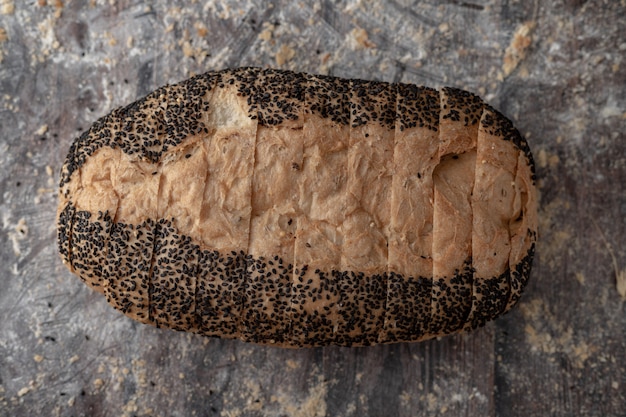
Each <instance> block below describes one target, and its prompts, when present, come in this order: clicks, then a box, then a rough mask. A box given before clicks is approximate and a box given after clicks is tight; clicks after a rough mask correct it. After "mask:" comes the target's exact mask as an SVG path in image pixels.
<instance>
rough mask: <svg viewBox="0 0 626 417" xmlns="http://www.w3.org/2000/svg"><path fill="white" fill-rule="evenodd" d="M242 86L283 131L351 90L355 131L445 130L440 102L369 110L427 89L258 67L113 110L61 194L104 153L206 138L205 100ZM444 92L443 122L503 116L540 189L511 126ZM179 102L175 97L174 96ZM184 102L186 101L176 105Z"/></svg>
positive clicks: (72, 152)
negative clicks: (301, 106) (146, 122)
mask: <svg viewBox="0 0 626 417" xmlns="http://www.w3.org/2000/svg"><path fill="white" fill-rule="evenodd" d="M312 78H313V79H314V78H320V79H325V80H330V81H331V82H332V84H333V85H335V86H337V89H338V91H336V92H328V91H325V92H318V90H317V89H316V88H315V86H311V85H310V83H309V84H308V87H307V83H306V81H308V80H311V79H312ZM234 81H237V82H238V83H239V86H240V87H239V90H238V92H239V93H240V94H242V95H244V96H246V97H248V105H249V106H250V108H249V114H250V117H251V118H252V119H257V120H258V122H259V123H260V124H261V125H264V126H276V125H279V124H281V123H283V122H284V121H286V120H295V119H297V118H298V115H297V107H296V105H295V104H294V103H295V102H297V101H302V100H304V95H305V92H306V93H309V94H310V93H314V94H317V93H320V94H350V89H353V91H356V92H357V94H356V97H357V99H358V100H357V102H356V103H351V105H350V111H351V112H354V113H357V112H359V111H360V112H359V113H357V114H358V115H360V116H362V117H357V118H355V126H353V127H356V126H358V125H361V124H365V123H368V122H370V121H371V122H373V121H377V122H379V123H381V124H383V125H385V126H387V127H388V128H390V129H393V128H394V127H395V118H396V117H400V120H401V126H400V128H401V129H405V128H408V127H414V126H420V127H423V126H426V127H428V128H429V129H431V130H435V131H436V130H437V124H438V123H435V122H433V121H434V120H436V119H437V118H438V117H437V116H436V115H435V113H434V112H435V111H437V112H438V108H439V103H434V102H430V101H428V102H425V103H423V104H424V107H420V108H419V111H418V112H417V113H416V114H415V116H407V112H406V111H404V107H400V108H398V109H397V110H396V109H387V111H385V112H384V113H383V114H380V115H378V114H377V115H372V114H367V112H366V111H365V110H367V109H368V108H371V97H378V95H379V94H386V93H387V92H389V91H394V92H395V91H397V92H398V94H399V95H400V97H405V99H404V100H402V99H401V100H400V106H402V105H403V104H402V103H406V102H407V100H406V98H409V99H410V98H411V96H414V95H416V94H419V89H427V90H429V91H436V90H433V89H430V88H427V87H417V86H415V85H412V84H402V83H398V84H393V88H391V89H389V88H387V87H388V86H389V84H388V83H385V82H377V81H365V80H358V79H354V80H350V79H342V78H337V77H331V76H317V75H308V74H304V73H295V72H291V71H286V70H275V69H260V68H254V67H244V68H237V69H227V70H223V71H219V72H207V73H205V74H201V75H197V76H195V77H192V78H190V79H188V80H185V81H182V82H180V83H178V84H173V85H170V86H164V87H161V88H159V89H157V90H155V91H154V92H152V93H150V94H148V95H147V96H145V97H143V98H141V99H139V100H137V101H135V102H134V103H131V104H129V105H127V106H125V107H120V108H118V109H116V110H113V111H112V112H111V113H110V114H108V115H106V116H104V117H102V118H100V119H98V120H97V121H96V122H95V123H94V124H93V125H92V126H91V127H90V128H89V130H87V131H85V132H84V133H83V134H82V135H81V136H80V137H78V138H77V139H76V140H75V141H74V142H73V143H72V145H71V146H70V149H69V152H68V155H67V158H66V161H65V164H64V166H63V170H62V172H61V180H60V184H59V185H60V187H63V185H65V184H66V183H68V182H69V179H70V177H71V176H72V174H73V172H74V171H75V170H77V169H78V168H79V167H81V166H82V165H83V164H84V163H85V161H86V160H87V158H88V157H89V156H90V155H91V154H93V153H94V152H95V151H96V150H98V149H100V148H101V147H103V146H110V147H112V148H116V147H120V148H121V149H122V150H123V151H124V152H125V153H127V154H129V155H134V154H139V155H140V156H141V157H142V158H143V159H145V160H147V161H149V162H153V163H156V162H158V161H159V160H160V158H161V155H162V154H163V153H164V152H165V151H167V149H169V148H170V147H175V146H177V145H179V144H180V143H181V142H182V141H183V140H185V138H186V137H187V136H188V135H189V134H193V133H199V132H201V131H204V130H206V129H207V126H204V124H203V123H202V121H200V120H199V118H198V115H199V114H200V113H201V112H202V111H203V110H204V109H206V107H207V106H208V104H209V103H207V102H206V101H204V100H203V97H204V96H205V95H206V93H207V92H208V91H210V90H211V89H212V88H214V86H215V85H216V84H217V85H218V86H219V85H223V83H224V82H231V83H232V82H234ZM288 83H296V84H298V85H301V86H302V87H300V88H299V87H296V88H293V87H290V88H287V87H286V85H288ZM307 89H308V90H307ZM444 91H446V93H447V95H448V103H449V104H450V108H449V109H448V112H447V114H444V115H443V118H444V119H447V118H449V119H451V120H453V121H461V120H462V121H463V122H464V123H465V125H472V124H475V123H478V122H479V121H480V114H478V111H477V109H478V108H479V107H480V109H481V112H482V109H485V110H489V111H490V112H492V113H493V115H494V116H495V117H492V116H490V115H488V116H487V117H486V118H485V120H484V121H483V125H484V126H485V127H486V128H489V129H490V132H491V133H493V134H496V135H499V136H501V137H502V138H503V140H507V141H511V142H512V143H513V144H514V145H515V146H516V147H517V148H518V149H520V150H521V151H523V152H524V155H526V159H527V161H528V164H529V165H530V168H531V172H532V174H533V177H532V180H533V182H534V181H535V180H536V176H535V163H534V160H533V157H532V154H531V152H530V147H529V146H528V142H527V141H526V140H525V139H524V138H523V137H522V135H521V134H520V133H519V131H518V130H517V129H516V128H515V127H514V126H513V123H512V122H511V121H510V120H509V119H507V118H506V117H505V116H504V115H502V114H501V113H500V112H498V111H497V110H495V109H494V108H493V107H491V106H489V105H488V104H485V103H484V102H483V101H482V100H481V99H480V98H479V97H478V96H476V95H474V94H472V93H469V92H467V91H464V90H460V89H457V88H451V87H445V88H444ZM173 93H175V94H173ZM284 93H287V94H284ZM173 95H175V97H172V96H173ZM280 95H282V96H280ZM279 96H280V99H279V100H275V99H274V97H279ZM163 98H166V100H167V109H164V110H162V111H161V112H160V113H158V112H157V114H161V115H162V118H155V120H154V122H155V126H154V127H153V128H154V129H155V132H153V133H152V135H153V136H152V140H150V137H149V138H148V139H147V140H144V143H137V142H136V139H139V138H136V137H133V136H129V135H127V134H126V133H124V132H126V131H130V130H131V129H132V127H133V124H134V123H136V121H137V120H138V119H139V118H138V116H139V115H140V113H142V112H145V113H147V114H148V113H149V114H153V112H154V109H155V108H156V107H158V106H159V101H160V100H163ZM176 98H179V99H180V100H176ZM407 109H408V108H407ZM410 110H416V106H411V108H410ZM312 111H314V110H312ZM314 112H315V113H316V114H317V115H319V116H321V117H332V119H333V121H335V122H339V123H344V124H349V123H350V120H349V118H345V117H338V116H336V114H335V112H332V111H330V112H328V111H326V110H323V109H318V111H314ZM167 121H169V123H168V122H167ZM135 128H137V126H135ZM112 132H115V134H113V133H112ZM157 133H158V134H160V135H163V134H165V138H164V139H161V140H159V139H160V137H159V135H157Z"/></svg>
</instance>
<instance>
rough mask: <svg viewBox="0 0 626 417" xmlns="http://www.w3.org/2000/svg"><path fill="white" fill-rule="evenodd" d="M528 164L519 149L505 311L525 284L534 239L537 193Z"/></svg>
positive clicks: (520, 292)
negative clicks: (507, 298) (509, 274)
mask: <svg viewBox="0 0 626 417" xmlns="http://www.w3.org/2000/svg"><path fill="white" fill-rule="evenodd" d="M530 166H531V165H530V162H529V161H528V159H527V157H526V155H525V154H524V153H523V152H520V153H519V155H518V162H517V170H516V172H515V184H514V187H515V191H516V199H515V201H514V205H513V214H512V216H511V223H510V232H511V253H510V257H509V265H510V268H511V280H510V284H511V292H510V296H509V300H508V302H507V305H506V307H505V309H504V311H508V310H509V309H510V308H511V307H513V305H515V303H517V301H518V300H519V298H520V296H521V294H522V290H523V289H524V287H525V286H526V282H527V280H528V277H529V275H530V260H531V259H532V256H533V253H534V250H535V242H536V240H537V232H536V230H537V195H536V189H535V186H534V182H533V173H532V170H531V168H530Z"/></svg>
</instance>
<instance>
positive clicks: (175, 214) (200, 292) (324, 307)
mask: <svg viewBox="0 0 626 417" xmlns="http://www.w3.org/2000/svg"><path fill="white" fill-rule="evenodd" d="M536 237H537V197H536V189H535V174H534V163H533V159H532V156H531V153H530V150H529V147H528V144H527V142H526V141H525V140H524V139H523V138H522V137H521V136H520V134H519V133H518V131H517V130H516V129H515V128H514V127H513V125H512V124H511V122H510V121H509V120H507V119H506V118H505V117H504V116H502V115H501V114H500V113H498V112H497V111H496V110H494V109H493V108H491V107H490V106H489V105H487V104H485V103H484V102H483V101H482V100H481V99H480V98H478V97H477V96H475V95H473V94H471V93H468V92H465V91H462V90H458V89H454V88H444V89H442V90H441V91H437V90H434V89H431V88H427V87H418V86H415V85H409V84H399V83H398V84H388V83H384V82H374V81H362V80H348V79H340V78H334V77H329V76H319V75H309V74H302V73H293V72H289V71H281V70H273V69H259V68H239V69H229V70H224V71H219V72H209V73H206V74H203V75H199V76H196V77H193V78H191V79H189V80H187V81H184V82H182V83H179V84H176V85H170V86H166V87H162V88H160V89H158V90H156V91H155V92H153V93H151V94H149V95H148V96H146V97H144V98H143V99H140V100H138V101H137V102H135V103H133V104H130V105H129V106H127V107H123V108H120V109H117V110H114V111H113V112H111V113H110V114H109V115H107V116H105V117H103V118H101V119H100V120H98V121H97V122H96V123H95V124H94V125H93V126H92V127H91V128H90V129H89V130H88V131H87V132H85V133H83V134H82V135H81V136H80V137H79V138H78V139H76V141H75V142H74V143H73V144H72V146H71V148H70V150H69V154H68V156H67V160H66V162H65V165H64V166H63V169H62V171H61V180H60V201H59V209H58V244H59V250H60V254H61V257H62V259H63V262H64V263H65V264H66V265H67V266H68V268H69V269H70V270H71V271H72V272H74V273H75V274H77V275H78V276H79V277H80V278H81V279H82V280H83V281H84V282H85V283H86V284H87V285H89V286H90V287H92V288H93V289H94V290H96V291H98V292H100V293H102V294H104V296H105V297H106V299H107V301H108V302H109V303H110V304H112V305H113V306H114V307H115V308H116V309H118V310H120V311H122V312H123V313H124V314H126V315H127V316H129V317H131V318H133V319H135V320H138V321H140V322H143V323H150V324H153V325H155V326H158V327H164V328H172V329H176V330H183V331H190V332H194V333H199V334H203V335H207V336H216V337H222V338H239V339H241V340H244V341H249V342H253V343H260V344H268V345H276V346H283V347H309V346H323V345H342V346H364V345H373V344H378V343H389V342H404V341H418V340H424V339H429V338H433V337H437V336H441V335H446V334H450V333H454V332H457V331H461V330H468V329H474V328H476V327H479V326H481V325H483V324H484V323H485V322H486V321H488V320H492V319H494V318H496V317H497V316H499V315H501V314H503V313H505V312H506V311H508V310H509V309H510V308H511V307H512V306H513V305H514V304H515V303H516V302H517V300H518V299H519V297H520V294H521V292H522V290H523V288H524V286H525V284H526V282H527V280H528V276H529V273H530V268H531V263H532V258H533V253H534V249H535V241H536Z"/></svg>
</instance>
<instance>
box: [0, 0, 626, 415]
mask: <svg viewBox="0 0 626 417" xmlns="http://www.w3.org/2000/svg"><path fill="white" fill-rule="evenodd" d="M625 56H626V2H624V1H623V0H621V1H608V0H606V1H602V0H595V1H592V0H589V1H585V0H560V1H553V2H539V1H532V2H522V1H514V0H492V1H483V0H474V1H471V2H465V1H457V0H450V1H445V2H440V1H433V0H429V1H407V0H390V1H387V2H379V1H367V0H362V1H349V2H341V1H330V0H326V1H316V2H314V1H299V2H290V1H286V0H274V1H269V2H265V1H260V0H248V1H232V0H225V1H221V2H217V1H207V2H202V1H188V2H184V1H165V0H154V1H151V2H145V3H144V2H141V1H134V0H106V1H105V0H91V1H84V2H82V1H73V2H70V1H66V2H61V1H59V0H57V1H53V0H47V1H46V0H38V1H29V2H25V1H21V0H15V1H12V0H4V1H1V2H0V192H1V194H0V213H1V215H2V228H1V229H0V234H1V235H0V236H1V237H0V317H2V320H0V416H18V415H29V416H36V415H45V416H55V415H58V416H135V415H136V416H194V415H195V416H213V415H215V416H248V415H250V416H262V415H269V416H380V415H390V416H391V415H395V416H416V415H424V416H426V415H445V416H460V415H468V416H477V415H481V416H528V415H551V416H572V415H590V416H622V415H625V414H626V406H625V404H626V394H625V393H626V389H625V387H626V370H625V369H624V368H625V366H626V312H625V309H624V304H625V301H626V294H625V293H626V250H625V248H626V237H625V234H626V225H625V223H626V222H625V221H624V220H625V219H626V192H625V191H624V184H625V183H626V137H625V132H626V63H625V62H624V58H625ZM243 65H259V66H271V67H277V68H285V69H292V70H298V71H305V72H313V73H323V74H332V75H337V76H342V77H359V78H366V79H377V80H385V81H403V82H413V83H417V84H426V85H430V86H433V87H440V86H443V85H451V86H456V87H460V88H465V89H469V90H472V91H475V92H477V93H479V94H480V95H481V96H482V97H483V98H484V99H486V100H487V101H488V102H490V103H491V104H492V105H493V106H494V107H496V108H498V109H500V110H501V111H502V112H503V113H505V114H506V115H507V116H509V117H510V118H511V119H512V120H514V122H515V124H516V126H517V127H518V129H519V130H520V131H521V132H522V133H523V134H524V135H525V136H526V137H527V139H528V141H529V143H530V145H531V147H532V150H533V151H534V154H535V158H536V161H537V168H538V172H537V174H538V179H539V188H540V192H541V209H540V216H541V218H540V243H539V247H538V256H537V259H536V262H535V265H534V271H533V273H532V277H531V282H530V284H529V287H528V288H527V291H526V293H525V294H524V296H523V297H522V300H521V301H520V304H519V306H518V307H517V308H516V309H515V310H514V311H512V312H511V313H509V314H507V315H506V316H505V317H503V318H501V319H499V320H497V321H496V322H494V323H491V324H489V325H488V326H487V327H486V328H484V329H480V330H478V331H476V332H474V333H472V334H462V335H456V336H451V337H446V338H443V339H441V340H435V341H430V342H425V343H418V344H399V345H391V346H377V347H372V348H360V349H347V348H336V347H329V348H320V349H307V350H282V349H276V348H268V347H259V346H254V345H246V344H244V343H240V342H237V341H223V340H216V339H206V338H202V337H199V336H195V335H190V334H183V333H177V332H174V331H167V330H160V329H155V328H152V327H149V326H144V325H140V324H137V323H134V322H132V321H131V320H129V319H127V318H126V317H124V316H123V315H122V314H121V313H118V312H117V311H115V310H113V309H112V308H111V307H109V306H108V305H107V304H106V302H105V300H104V298H103V297H100V296H98V295H97V294H95V293H94V292H92V291H90V290H89V289H88V288H87V287H85V286H84V285H83V284H82V283H81V282H80V281H79V280H78V279H77V278H75V277H74V276H72V275H71V274H70V273H69V272H68V271H67V270H66V268H65V267H63V265H62V264H61V262H60V260H59V257H58V255H57V248H56V240H55V239H56V237H55V236H56V232H55V211H56V188H57V183H58V173H59V169H60V167H61V165H62V163H63V160H64V158H65V154H66V152H67V149H68V147H69V145H70V143H71V141H72V140H73V139H74V138H75V137H76V136H77V135H78V134H79V133H80V132H81V131H83V130H84V129H86V128H87V127H88V126H89V125H90V124H91V123H92V122H93V121H95V120H96V119H97V118H98V117H100V116H102V115H104V114H106V113H108V112H109V111H110V110H112V109H113V108H115V107H117V106H120V105H124V104H128V103H129V102H131V101H133V100H135V99H136V98H139V97H141V96H142V95H144V94H146V93H148V92H149V91H151V90H153V89H154V88H156V87H158V86H160V85H163V84H165V83H169V82H175V81H179V80H182V79H185V78H188V77H189V76H191V75H192V74H197V73H200V72H204V71H206V70H213V69H220V68H224V67H233V66H243Z"/></svg>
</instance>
